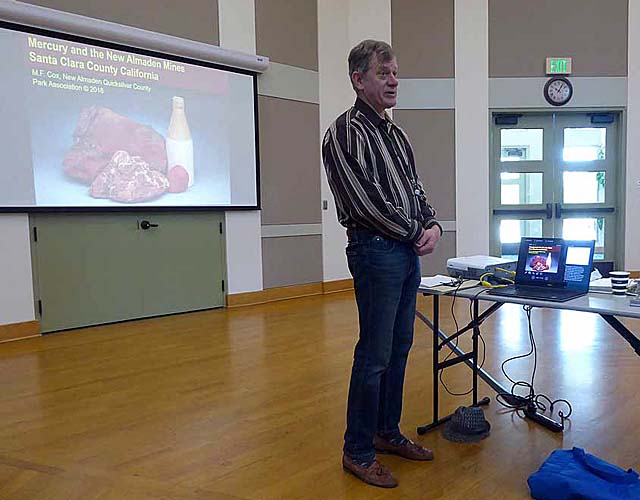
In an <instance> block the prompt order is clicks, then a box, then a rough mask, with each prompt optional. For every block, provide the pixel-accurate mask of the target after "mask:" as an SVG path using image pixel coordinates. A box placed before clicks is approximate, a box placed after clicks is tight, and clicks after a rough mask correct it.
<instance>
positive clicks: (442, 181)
mask: <svg viewBox="0 0 640 500" xmlns="http://www.w3.org/2000/svg"><path fill="white" fill-rule="evenodd" d="M393 119H394V120H395V121H396V123H397V124H398V125H399V126H400V127H402V129H403V130H404V131H405V132H406V133H407V134H408V135H409V139H410V140H411V145H412V146H413V152H414V155H415V158H416V168H417V170H418V174H419V175H420V179H422V182H423V184H424V186H425V188H426V191H427V195H428V197H429V203H430V204H431V205H433V206H434V207H435V209H436V210H437V211H438V218H439V219H440V220H455V218H456V177H455V141H454V138H455V127H454V111H453V110H452V109H438V110H427V109H399V110H396V111H394V113H393Z"/></svg>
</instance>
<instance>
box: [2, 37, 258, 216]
mask: <svg viewBox="0 0 640 500" xmlns="http://www.w3.org/2000/svg"><path fill="white" fill-rule="evenodd" d="M0 50H1V51H2V54H3V57H2V59H1V60H0V74H1V75H2V79H1V80H0V82H1V84H0V91H1V92H2V96H3V98H2V104H0V106H1V108H0V111H1V115H0V116H1V120H2V122H1V125H0V145H1V146H2V148H1V150H2V157H3V162H2V163H3V165H2V168H1V169H0V209H1V208H7V207H10V208H16V207H25V208H26V209H29V208H65V207H67V208H72V209H73V208H81V209H85V208H88V209H93V208H100V207H106V208H112V207H134V206H136V207H138V206H139V207H146V206H150V207H156V208H157V207H163V206H164V207H234V206H244V207H247V206H256V205H257V187H256V186H257V181H256V171H257V169H256V143H255V142H256V141H255V116H254V106H255V95H254V77H253V75H250V74H242V73H236V72H233V71H225V70H221V69H216V68H211V67H207V66H203V65H199V64H187V63H185V62H178V61H175V60H172V59H170V58H160V57H151V56H149V55H143V54H138V53H134V52H129V51H120V50H113V49H111V48H106V47H102V46H98V45H87V44H83V43H76V42H71V41H67V40H63V39H58V38H52V37H47V36H42V35H39V34H32V33H26V32H21V31H16V30H13V29H6V28H0Z"/></svg>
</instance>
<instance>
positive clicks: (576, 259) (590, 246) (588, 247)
mask: <svg viewBox="0 0 640 500" xmlns="http://www.w3.org/2000/svg"><path fill="white" fill-rule="evenodd" d="M565 244H566V246H567V257H566V259H565V260H566V264H565V268H564V280H565V281H566V283H567V287H568V288H575V289H578V290H588V289H589V281H590V279H591V268H592V267H593V253H594V251H595V241H593V240H574V241H572V240H565Z"/></svg>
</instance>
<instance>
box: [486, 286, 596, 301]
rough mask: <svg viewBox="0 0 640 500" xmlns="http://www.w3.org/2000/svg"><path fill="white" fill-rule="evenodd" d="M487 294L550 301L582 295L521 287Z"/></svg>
mask: <svg viewBox="0 0 640 500" xmlns="http://www.w3.org/2000/svg"><path fill="white" fill-rule="evenodd" d="M585 293H586V292H585ZM489 294H490V295H502V296H507V297H521V298H523V299H541V300H551V301H554V300H555V301H557V300H565V299H567V298H573V297H578V296H580V295H584V294H583V293H582V292H577V291H575V290H567V289H553V288H540V287H529V286H522V285H521V286H515V287H508V288H494V289H492V290H490V291H489Z"/></svg>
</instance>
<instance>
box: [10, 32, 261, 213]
mask: <svg viewBox="0 0 640 500" xmlns="http://www.w3.org/2000/svg"><path fill="white" fill-rule="evenodd" d="M0 28H4V29H6V30H11V31H15V32H19V33H30V34H33V35H40V36H47V37H50V38H57V39H60V40H65V41H69V42H76V43H82V44H86V45H93V46H96V47H101V48H106V49H112V50H119V51H124V52H130V53H133V54H140V55H144V56H149V57H157V58H161V59H167V60H171V61H176V62H181V63H186V64H193V65H197V66H203V67H206V68H211V69H218V70H223V71H228V72H231V73H239V74H242V75H248V76H251V77H252V80H253V114H254V123H253V127H254V137H255V156H256V158H255V162H256V203H255V205H184V206H175V205H143V206H140V205H126V204H124V205H122V206H120V205H118V206H83V207H61V206H31V205H14V206H3V205H2V204H0V213H74V212H75V213H88V212H93V213H101V212H202V211H208V212H231V211H249V210H261V209H262V199H261V187H260V137H259V115H258V111H259V109H258V108H259V106H258V73H257V72H255V71H250V70H247V69H243V68H234V67H231V66H226V65H223V64H217V63H213V62H209V61H203V60H201V59H194V58H192V57H185V56H178V55H174V54H169V53H166V52H160V51H156V50H150V49H144V48H140V47H134V46H131V45H125V44H121V43H115V42H109V41H105V40H99V39H95V38H89V37H85V36H80V35H73V34H69V33H64V32H60V31H53V30H48V29H45V28H39V27H35V26H29V25H25V24H19V23H12V22H9V21H4V20H0Z"/></svg>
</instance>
